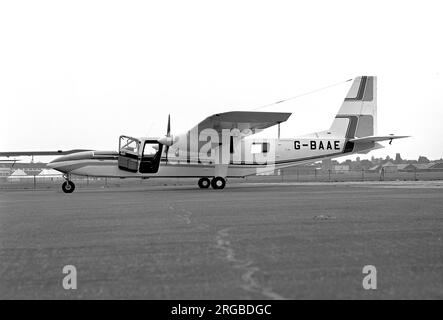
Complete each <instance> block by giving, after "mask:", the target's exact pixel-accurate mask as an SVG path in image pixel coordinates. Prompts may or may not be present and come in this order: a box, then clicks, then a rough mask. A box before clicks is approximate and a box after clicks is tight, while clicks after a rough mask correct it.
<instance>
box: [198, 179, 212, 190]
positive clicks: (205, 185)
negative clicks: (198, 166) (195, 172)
mask: <svg viewBox="0 0 443 320" xmlns="http://www.w3.org/2000/svg"><path fill="white" fill-rule="evenodd" d="M210 185H211V181H209V179H208V178H200V179H199V180H198V186H199V187H200V189H207V188H209V186H210Z"/></svg>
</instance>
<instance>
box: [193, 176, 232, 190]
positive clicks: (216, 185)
mask: <svg viewBox="0 0 443 320" xmlns="http://www.w3.org/2000/svg"><path fill="white" fill-rule="evenodd" d="M198 186H199V187H200V189H207V188H209V186H212V188H213V189H217V190H218V189H223V188H224V187H225V186H226V180H225V178H222V177H215V178H213V179H212V180H209V178H200V179H199V180H198Z"/></svg>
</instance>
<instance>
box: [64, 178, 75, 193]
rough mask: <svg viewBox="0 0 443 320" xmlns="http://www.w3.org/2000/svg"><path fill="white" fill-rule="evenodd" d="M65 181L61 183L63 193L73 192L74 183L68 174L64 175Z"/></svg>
mask: <svg viewBox="0 0 443 320" xmlns="http://www.w3.org/2000/svg"><path fill="white" fill-rule="evenodd" d="M65 179H66V181H65V182H63V184H62V190H63V192H64V193H73V192H74V190H75V184H74V182H72V181H71V180H70V176H65Z"/></svg>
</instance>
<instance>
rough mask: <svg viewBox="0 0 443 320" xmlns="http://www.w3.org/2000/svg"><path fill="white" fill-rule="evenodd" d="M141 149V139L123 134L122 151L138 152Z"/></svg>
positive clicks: (121, 138) (121, 140) (121, 139)
mask: <svg viewBox="0 0 443 320" xmlns="http://www.w3.org/2000/svg"><path fill="white" fill-rule="evenodd" d="M139 149H140V141H139V140H138V139H135V138H131V137H126V136H121V137H120V152H123V153H126V152H129V153H132V154H138V153H139Z"/></svg>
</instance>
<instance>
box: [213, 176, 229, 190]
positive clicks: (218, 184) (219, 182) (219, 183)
mask: <svg viewBox="0 0 443 320" xmlns="http://www.w3.org/2000/svg"><path fill="white" fill-rule="evenodd" d="M225 185H226V180H225V179H224V178H222V177H215V178H214V179H212V181H211V186H212V188H213V189H223V188H224V187H225Z"/></svg>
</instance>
